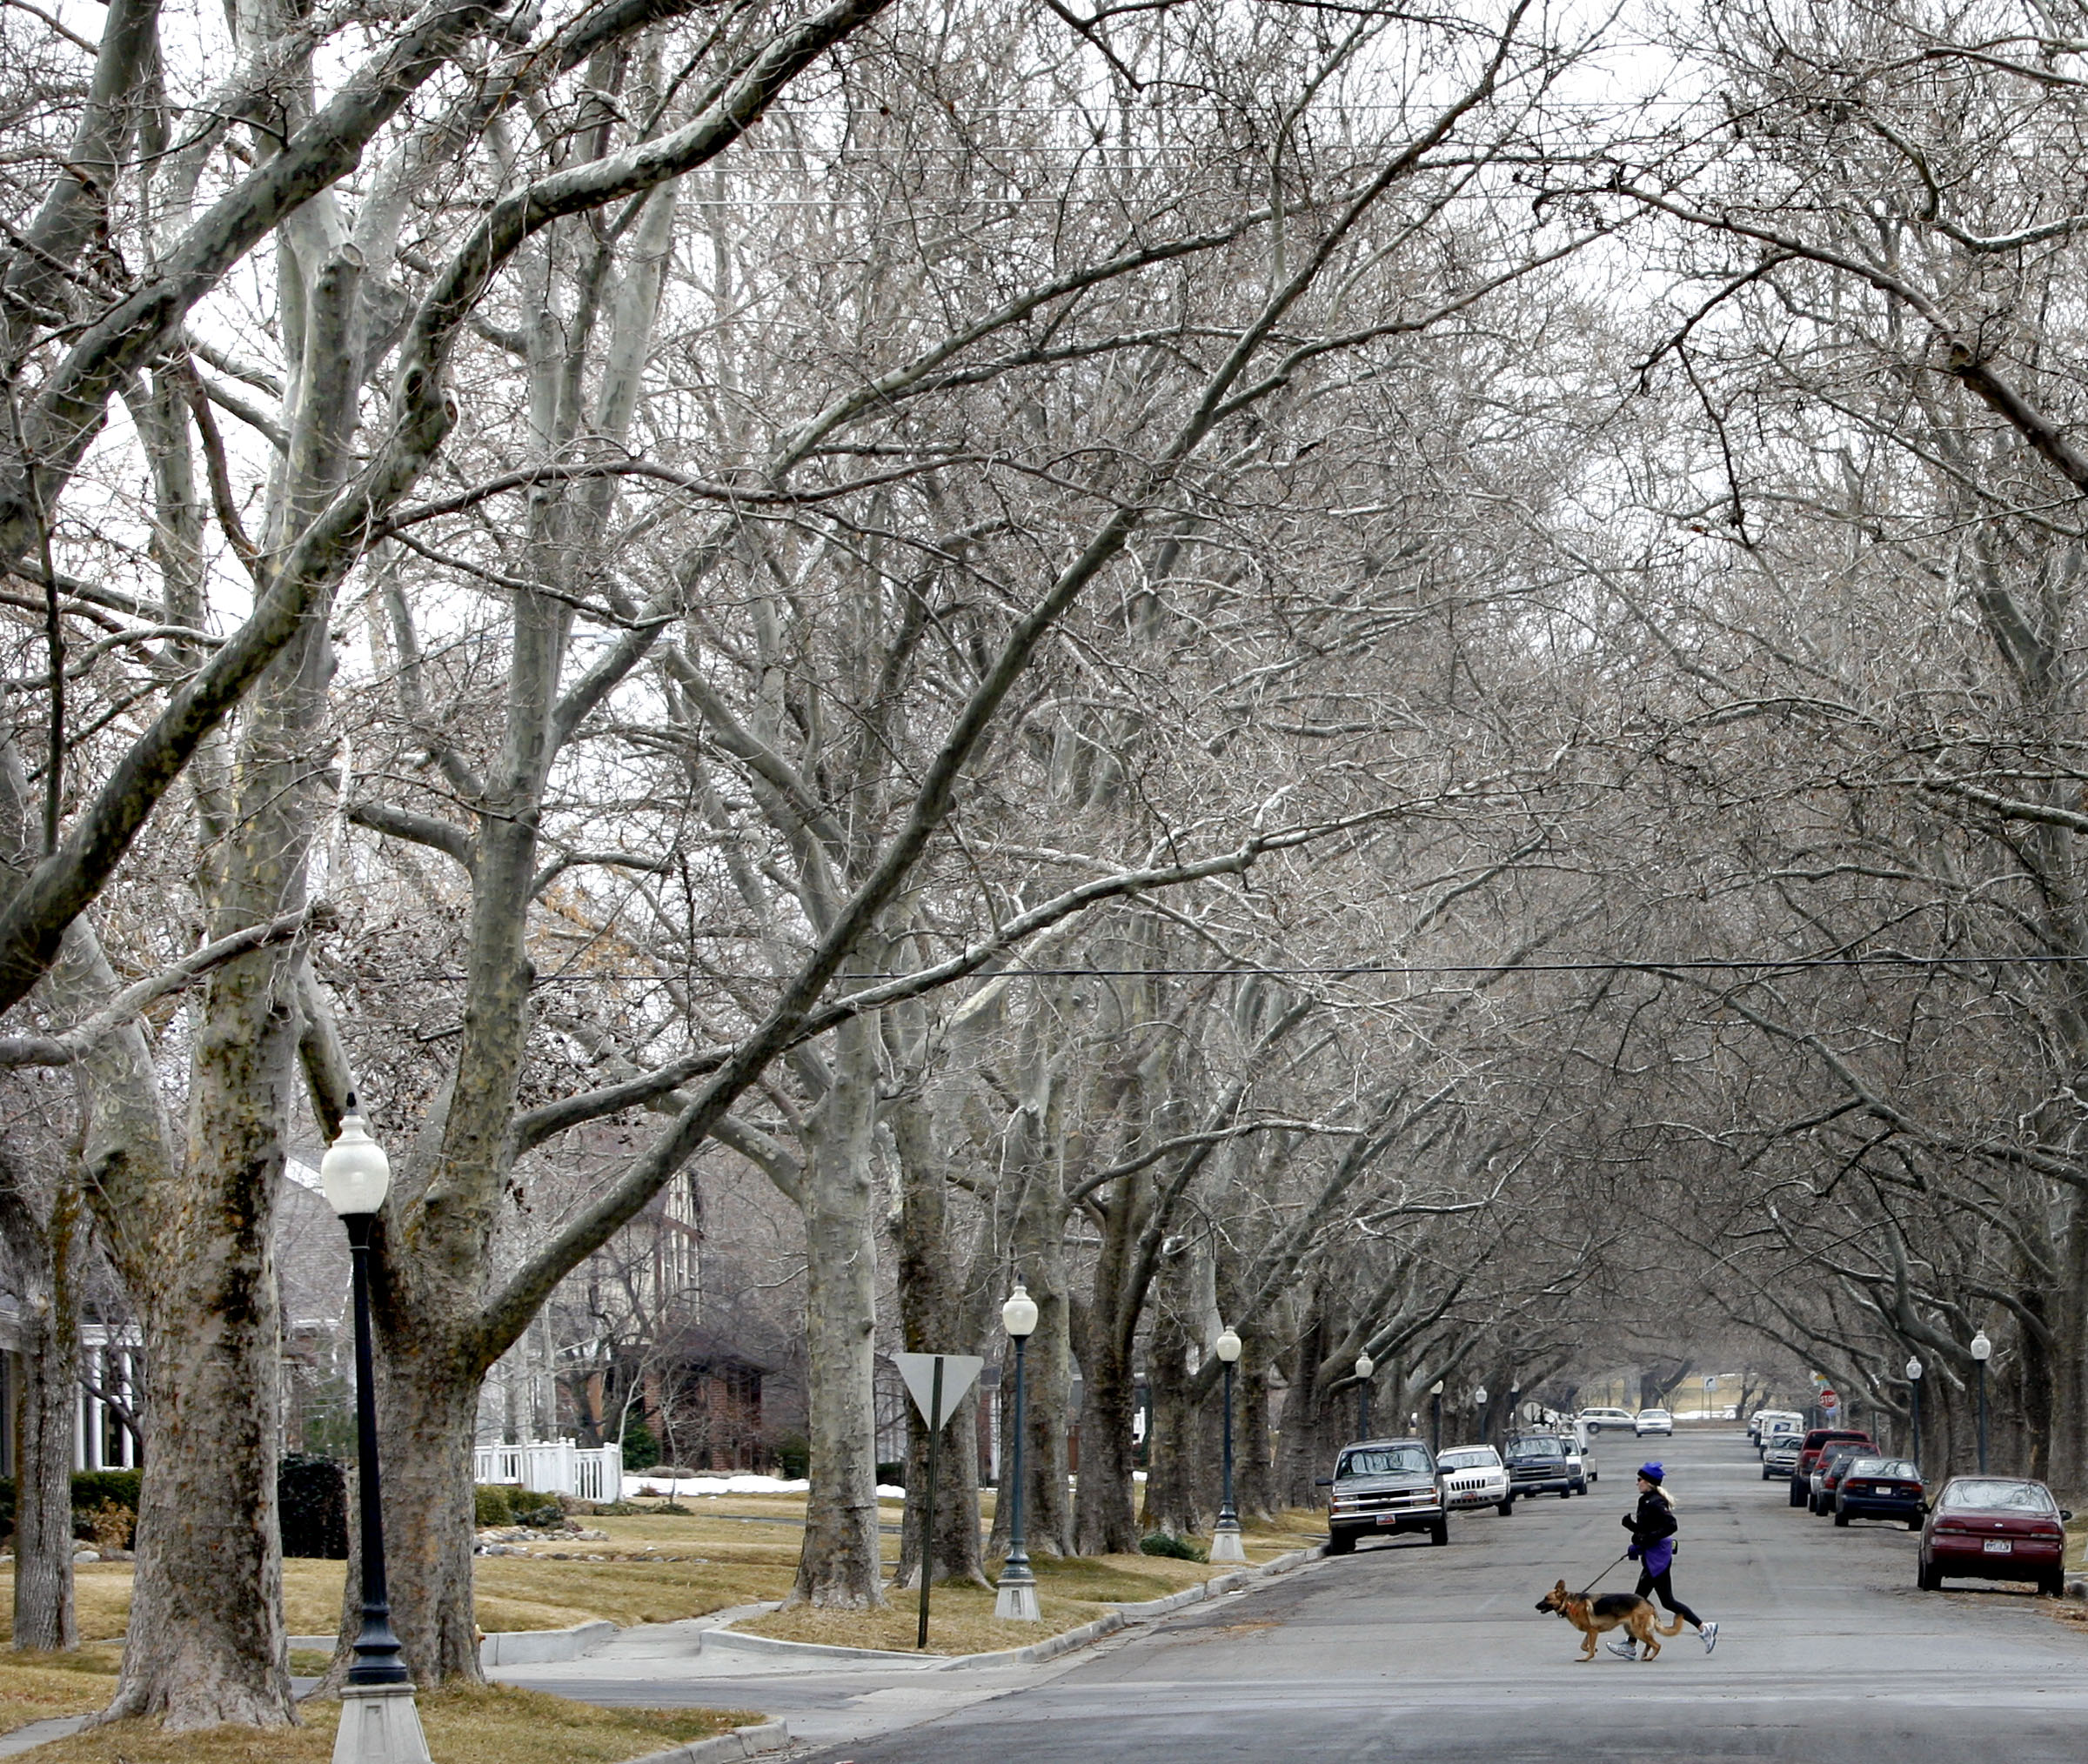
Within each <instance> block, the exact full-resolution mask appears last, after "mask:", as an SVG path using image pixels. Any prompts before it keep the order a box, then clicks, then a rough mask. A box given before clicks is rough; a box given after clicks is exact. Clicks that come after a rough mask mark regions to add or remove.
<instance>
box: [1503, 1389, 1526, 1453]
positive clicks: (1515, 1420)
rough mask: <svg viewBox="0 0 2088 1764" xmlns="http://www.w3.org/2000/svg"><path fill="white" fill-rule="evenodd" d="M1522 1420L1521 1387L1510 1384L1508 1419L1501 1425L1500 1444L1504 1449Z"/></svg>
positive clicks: (1513, 1436) (1514, 1435)
mask: <svg viewBox="0 0 2088 1764" xmlns="http://www.w3.org/2000/svg"><path fill="white" fill-rule="evenodd" d="M1522 1420H1523V1386H1521V1385H1519V1384H1511V1385H1509V1387H1508V1419H1507V1420H1504V1421H1503V1422H1502V1424H1501V1444H1502V1447H1503V1448H1504V1449H1505V1448H1506V1447H1507V1445H1508V1442H1509V1440H1512V1439H1514V1438H1515V1437H1516V1428H1517V1427H1518V1426H1519V1425H1520V1424H1521V1422H1522Z"/></svg>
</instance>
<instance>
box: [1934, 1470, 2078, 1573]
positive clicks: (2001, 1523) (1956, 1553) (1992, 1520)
mask: <svg viewBox="0 0 2088 1764" xmlns="http://www.w3.org/2000/svg"><path fill="white" fill-rule="evenodd" d="M2072 1517H2073V1515H2072V1514H2071V1513H2068V1512H2066V1511H2065V1509H2064V1508H2062V1507H2060V1506H2059V1504H2058V1501H2056V1500H2053V1499H2052V1498H2051V1489H2049V1488H2047V1487H2045V1485H2044V1484H2043V1483H2042V1482H2032V1481H2031V1480H2029V1478H2027V1477H2022V1476H1953V1477H1952V1478H1951V1480H1949V1481H1948V1482H1946V1483H1944V1485H1943V1493H1941V1494H1939V1495H1937V1497H1936V1506H1935V1509H1934V1511H1932V1512H1931V1513H1930V1514H1929V1522H1928V1525H1927V1527H1925V1528H1924V1530H1923V1532H1922V1534H1921V1558H1920V1566H1919V1567H1918V1568H1917V1570H1916V1573H1915V1580H1916V1581H1917V1584H1918V1585H1919V1586H1920V1587H1921V1589H1922V1591H1923V1592H1924V1593H1933V1592H1937V1591H1939V1590H1940V1589H1941V1587H1942V1586H1943V1583H1944V1580H1956V1579H1967V1580H2034V1581H2036V1582H2037V1587H2038V1591H2039V1592H2040V1593H2049V1594H2052V1595H2053V1596H2055V1597H2056V1596H2057V1595H2058V1594H2061V1593H2063V1592H2065V1589H2066V1571H2065V1554H2066V1531H2065V1524H2064V1521H2065V1520H2069V1519H2071V1518H2072Z"/></svg>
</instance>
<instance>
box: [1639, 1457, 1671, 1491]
mask: <svg viewBox="0 0 2088 1764" xmlns="http://www.w3.org/2000/svg"><path fill="white" fill-rule="evenodd" d="M1638 1473H1639V1474H1640V1475H1641V1476H1643V1477H1644V1478H1645V1479H1646V1480H1647V1481H1649V1482H1650V1483H1651V1484H1652V1485H1653V1486H1654V1487H1656V1488H1657V1487H1660V1485H1661V1484H1662V1483H1663V1482H1664V1481H1666V1480H1668V1473H1667V1472H1666V1471H1664V1470H1663V1469H1662V1468H1661V1467H1660V1466H1659V1464H1658V1463H1657V1462H1656V1463H1652V1464H1641V1465H1640V1466H1639V1467H1638Z"/></svg>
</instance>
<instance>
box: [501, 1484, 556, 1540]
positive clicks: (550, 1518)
mask: <svg viewBox="0 0 2088 1764" xmlns="http://www.w3.org/2000/svg"><path fill="white" fill-rule="evenodd" d="M525 1501H527V1502H529V1503H530V1505H528V1506H524V1505H523V1503H524V1502H525ZM512 1511H513V1513H514V1515H515V1521H514V1522H515V1523H516V1524H517V1525H525V1526H527V1527H529V1528H530V1529H531V1530H532V1531H556V1530H557V1529H558V1528H559V1527H560V1526H562V1525H564V1524H565V1523H566V1509H565V1508H564V1507H560V1506H559V1499H558V1496H556V1495H555V1494H532V1493H530V1492H529V1491H528V1490H526V1489H521V1488H518V1489H517V1490H516V1491H515V1500H514V1503H513V1507H512Z"/></svg>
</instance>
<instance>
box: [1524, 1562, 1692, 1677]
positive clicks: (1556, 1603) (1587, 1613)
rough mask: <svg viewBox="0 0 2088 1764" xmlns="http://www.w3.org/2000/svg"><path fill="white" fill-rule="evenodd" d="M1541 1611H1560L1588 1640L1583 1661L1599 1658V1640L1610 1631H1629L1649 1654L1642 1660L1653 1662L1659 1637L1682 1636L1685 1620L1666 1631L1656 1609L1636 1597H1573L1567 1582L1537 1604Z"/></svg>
mask: <svg viewBox="0 0 2088 1764" xmlns="http://www.w3.org/2000/svg"><path fill="white" fill-rule="evenodd" d="M1537 1609H1538V1610H1540V1611H1556V1612H1557V1613H1558V1614H1559V1615H1560V1616H1562V1617H1563V1618H1564V1619H1565V1620H1567V1621H1568V1622H1569V1623H1570V1624H1572V1625H1573V1627H1575V1628H1576V1629H1577V1630H1579V1631H1580V1632H1581V1633H1582V1634H1583V1635H1585V1636H1586V1637H1587V1638H1588V1640H1587V1645H1586V1646H1585V1647H1583V1648H1582V1649H1581V1658H1582V1659H1583V1660H1593V1659H1594V1658H1595V1638H1596V1636H1598V1635H1601V1634H1603V1633H1605V1632H1606V1631H1608V1630H1611V1629H1617V1628H1622V1629H1625V1630H1628V1631H1629V1632H1630V1636H1631V1639H1632V1640H1634V1641H1637V1642H1642V1643H1643V1644H1644V1647H1645V1650H1646V1651H1645V1652H1644V1653H1643V1654H1641V1655H1640V1656H1639V1658H1640V1659H1642V1660H1651V1659H1653V1658H1655V1657H1656V1655H1657V1654H1659V1653H1660V1643H1659V1642H1658V1641H1657V1640H1655V1639H1654V1638H1655V1637H1656V1636H1660V1635H1679V1634H1682V1619H1681V1618H1679V1617H1677V1618H1676V1620H1674V1621H1673V1622H1672V1623H1670V1624H1669V1625H1668V1626H1667V1627H1665V1628H1663V1627H1661V1626H1660V1625H1659V1624H1657V1623H1656V1622H1655V1621H1654V1620H1653V1607H1652V1606H1651V1605H1650V1604H1649V1603H1648V1602H1647V1601H1646V1600H1643V1599H1642V1598H1640V1597H1639V1596H1638V1594H1636V1593H1604V1594H1603V1596H1602V1597H1601V1598H1599V1599H1590V1598H1589V1596H1588V1595H1587V1594H1585V1593H1569V1592H1568V1591H1567V1590H1566V1583H1565V1581H1563V1580H1561V1581H1560V1582H1559V1584H1558V1585H1557V1586H1556V1587H1553V1588H1552V1589H1551V1590H1550V1591H1549V1593H1547V1594H1545V1595H1544V1596H1543V1598H1542V1599H1540V1600H1537Z"/></svg>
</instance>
